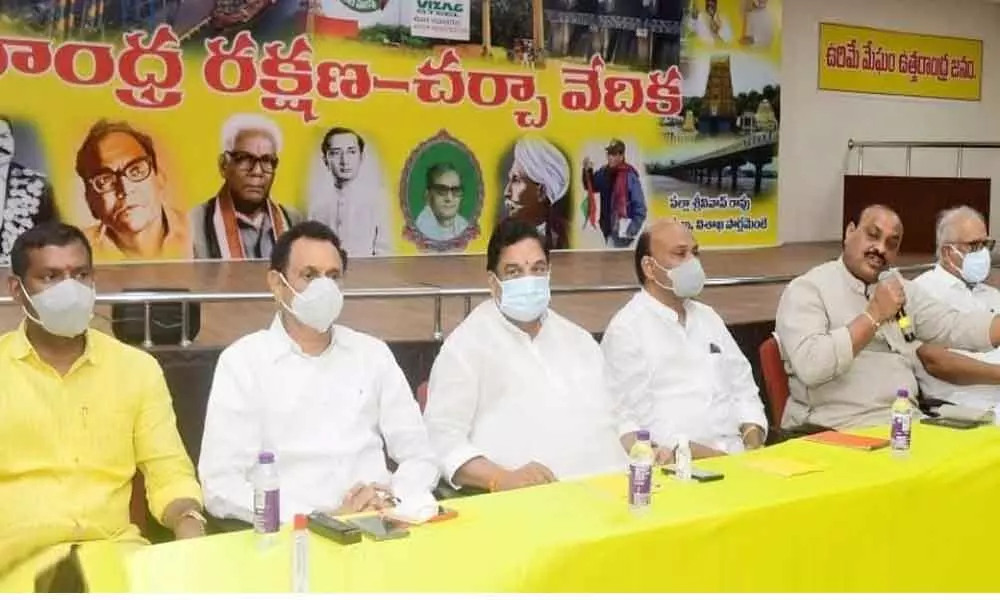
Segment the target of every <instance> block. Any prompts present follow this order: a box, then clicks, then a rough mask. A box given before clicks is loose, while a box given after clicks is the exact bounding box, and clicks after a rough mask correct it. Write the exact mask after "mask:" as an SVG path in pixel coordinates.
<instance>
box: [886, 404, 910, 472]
mask: <svg viewBox="0 0 1000 600" xmlns="http://www.w3.org/2000/svg"><path fill="white" fill-rule="evenodd" d="M912 426H913V405H912V404H910V392H909V390H906V389H900V390H899V391H897V392H896V400H895V401H894V402H893V403H892V426H891V427H890V429H889V441H890V444H891V446H892V454H893V456H899V457H903V456H907V455H909V454H910V435H911V429H912Z"/></svg>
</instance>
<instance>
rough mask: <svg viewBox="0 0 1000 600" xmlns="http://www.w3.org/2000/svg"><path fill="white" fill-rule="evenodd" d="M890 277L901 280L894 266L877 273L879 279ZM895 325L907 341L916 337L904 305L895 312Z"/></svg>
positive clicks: (911, 340) (883, 279)
mask: <svg viewBox="0 0 1000 600" xmlns="http://www.w3.org/2000/svg"><path fill="white" fill-rule="evenodd" d="M891 277H898V278H899V279H900V280H902V276H901V275H900V274H899V271H897V270H896V268H895V267H890V268H888V269H886V270H884V271H882V272H881V273H879V274H878V280H879V281H886V280H888V279H889V278H891ZM896 325H899V330H900V331H901V332H902V333H903V339H904V340H906V341H907V342H913V341H916V339H917V334H916V332H915V331H914V330H913V320H912V319H910V315H908V314H906V308H905V306H900V307H899V312H897V313H896Z"/></svg>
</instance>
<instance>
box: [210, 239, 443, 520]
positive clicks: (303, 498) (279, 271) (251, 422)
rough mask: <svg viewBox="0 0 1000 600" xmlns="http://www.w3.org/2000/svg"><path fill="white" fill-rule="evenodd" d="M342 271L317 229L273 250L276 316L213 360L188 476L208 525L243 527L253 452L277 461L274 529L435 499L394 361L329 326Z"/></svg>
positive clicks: (333, 248)
mask: <svg viewBox="0 0 1000 600" xmlns="http://www.w3.org/2000/svg"><path fill="white" fill-rule="evenodd" d="M346 268H347V254H346V253H345V252H344V250H343V249H342V247H341V244H340V239H339V238H338V237H337V235H336V234H335V233H333V231H332V230H330V228H329V227H327V226H326V225H324V224H322V223H319V222H317V221H304V222H302V223H299V224H297V225H294V226H293V227H291V228H290V229H288V230H287V231H286V232H285V233H284V234H282V235H281V236H280V237H279V238H278V241H277V242H276V243H275V245H274V250H273V252H272V253H271V268H270V270H269V271H268V273H267V284H268V286H269V287H270V289H271V292H272V293H273V294H274V297H275V300H276V301H277V303H278V306H279V309H278V314H277V315H275V317H274V321H273V322H272V323H271V326H270V327H269V328H267V329H263V330H260V331H257V332H256V333H251V334H250V335H247V336H245V337H243V338H241V339H239V340H237V341H236V342H235V343H233V344H232V345H231V346H229V347H228V348H226V349H225V350H224V351H223V352H222V355H221V356H220V357H219V363H218V366H216V370H215V378H214V380H213V382H212V390H211V392H210V394H209V398H208V410H207V414H206V416H205V435H204V440H203V442H202V450H201V459H200V462H199V465H198V469H199V472H200V474H201V480H202V484H203V485H204V488H205V505H206V507H207V508H208V511H209V512H210V513H211V514H212V515H214V516H216V517H219V518H234V519H239V520H242V521H248V522H249V521H252V515H253V510H252V493H253V492H252V486H251V483H250V479H249V477H248V475H249V474H250V473H251V472H252V470H253V468H254V466H255V464H256V461H257V457H258V454H259V453H260V452H261V451H270V452H273V453H274V455H275V463H276V464H277V467H278V472H279V474H280V478H281V521H282V522H283V523H284V522H288V521H291V520H292V517H293V515H295V514H296V513H310V512H312V511H314V510H323V511H331V512H338V513H354V512H361V511H366V510H376V509H382V508H389V505H390V504H391V502H392V500H391V499H392V498H393V496H395V497H396V498H399V499H401V500H402V501H403V502H407V501H408V500H410V499H412V501H420V499H421V498H425V497H426V498H430V499H431V501H433V499H432V498H431V496H430V491H431V490H432V489H433V488H434V486H435V485H436V484H437V481H438V470H437V467H436V466H435V464H434V455H433V453H432V451H431V447H430V444H429V442H428V440H427V430H426V429H425V428H424V423H423V421H422V420H421V418H420V409H419V407H418V406H417V403H416V400H414V398H413V393H412V392H411V391H410V387H409V385H408V384H407V381H406V378H405V377H404V376H403V372H402V370H400V368H399V365H398V364H396V359H395V358H394V357H393V355H392V352H391V351H390V350H389V347H388V346H386V345H385V343H383V342H382V341H380V340H377V339H375V338H373V337H371V336H369V335H366V334H364V333H361V332H358V331H354V330H353V329H350V328H348V327H344V326H343V325H339V324H336V320H337V318H338V317H339V316H340V311H341V308H342V307H343V305H344V294H343V292H342V291H341V289H340V284H339V281H340V280H341V278H342V277H343V275H344V272H345V270H346ZM383 440H384V442H383ZM385 445H387V446H388V454H389V456H390V457H391V458H392V459H393V460H394V461H395V462H396V464H398V465H399V467H398V469H397V470H396V472H395V473H390V472H389V470H388V469H387V467H386V455H385V453H384V451H383V447H384V446H385Z"/></svg>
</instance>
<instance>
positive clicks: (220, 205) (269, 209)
mask: <svg viewBox="0 0 1000 600" xmlns="http://www.w3.org/2000/svg"><path fill="white" fill-rule="evenodd" d="M281 144H282V135H281V130H280V129H279V128H278V126H277V125H276V124H275V123H274V121H272V120H271V119H268V118H267V117H264V116H262V115H256V114H238V115H234V116H232V117H230V118H229V120H227V121H226V122H225V124H224V125H223V126H222V153H221V154H220V155H219V174H220V175H221V176H222V186H221V187H220V188H219V191H218V193H217V194H216V195H215V197H214V198H212V199H210V200H209V201H208V202H205V203H204V204H201V205H199V206H197V207H195V208H194V209H192V211H191V213H190V215H189V220H190V224H191V232H192V241H193V243H194V257H195V258H209V259H222V260H243V259H260V258H268V257H269V256H271V249H272V248H273V247H274V242H275V240H277V239H278V237H279V236H280V235H281V234H282V233H284V232H285V231H287V230H288V228H289V227H291V226H293V225H295V224H296V223H299V222H300V221H302V215H301V214H300V213H299V212H297V211H295V210H293V209H291V208H288V207H286V206H282V205H281V204H279V203H278V202H277V201H275V200H274V199H273V198H272V197H271V186H272V185H273V184H274V178H275V177H276V176H277V174H278V166H279V160H278V156H279V154H280V153H281Z"/></svg>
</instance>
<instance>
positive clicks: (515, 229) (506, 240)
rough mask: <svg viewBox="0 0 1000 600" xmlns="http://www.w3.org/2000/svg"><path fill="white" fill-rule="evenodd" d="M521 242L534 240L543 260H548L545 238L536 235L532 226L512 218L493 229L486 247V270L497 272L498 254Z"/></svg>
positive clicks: (536, 232) (538, 234) (536, 231)
mask: <svg viewBox="0 0 1000 600" xmlns="http://www.w3.org/2000/svg"><path fill="white" fill-rule="evenodd" d="M522 240H535V241H536V242H538V245H539V246H541V247H542V251H543V252H545V260H548V259H549V248H548V246H546V245H545V237H544V236H542V234H540V233H538V230H537V229H535V227H533V226H532V225H530V224H528V223H525V222H524V221H520V220H518V219H514V218H506V219H504V220H502V221H500V222H499V223H497V226H496V227H495V228H494V229H493V233H492V234H490V243H489V245H488V246H487V247H486V270H487V271H492V272H494V273H496V272H497V267H498V266H499V263H500V253H502V252H503V251H504V249H505V248H508V247H510V246H513V245H514V244H516V243H518V242H520V241H522Z"/></svg>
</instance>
